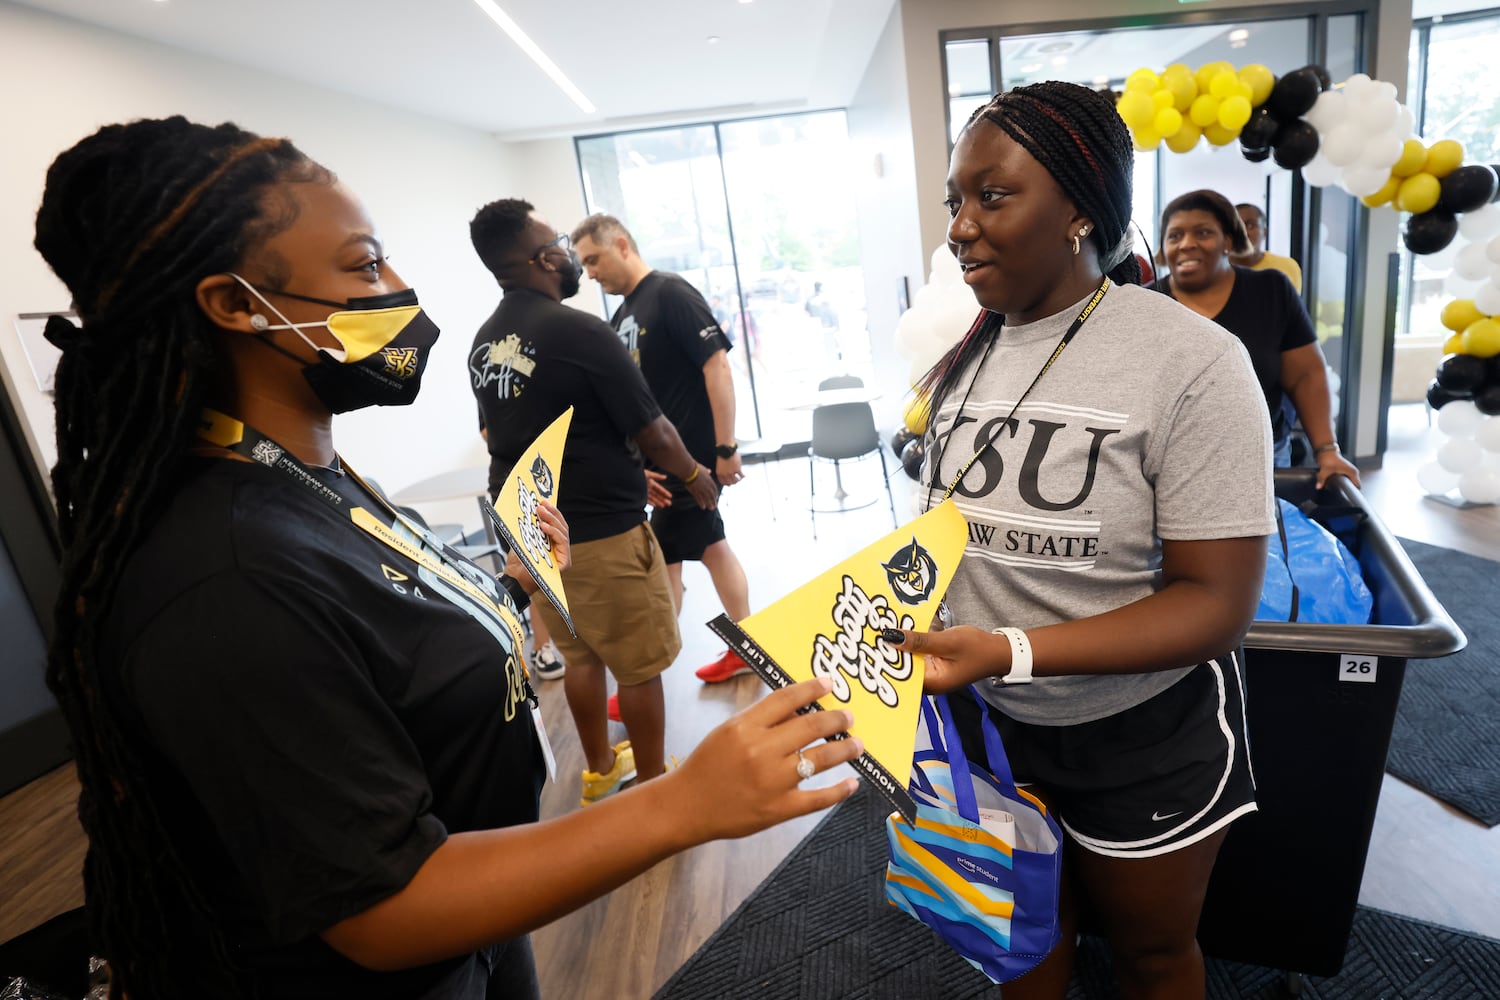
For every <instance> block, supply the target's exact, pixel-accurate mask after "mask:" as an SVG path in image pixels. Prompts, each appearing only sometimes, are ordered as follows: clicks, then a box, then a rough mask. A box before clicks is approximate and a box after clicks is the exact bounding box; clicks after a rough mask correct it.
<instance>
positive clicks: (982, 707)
mask: <svg viewBox="0 0 1500 1000" xmlns="http://www.w3.org/2000/svg"><path fill="white" fill-rule="evenodd" d="M968 690H969V693H970V694H972V695H973V696H974V700H975V701H977V702H978V703H979V728H980V731H981V732H982V733H983V735H984V752H985V756H986V757H988V758H989V759H988V760H987V761H986V762H985V763H987V764H988V765H989V772H990V774H991V775H993V776H994V778H995V781H996V783H997V784H999V785H1000V786H1001V789H1002V790H1003V791H1006V792H1009V793H1010V794H1011V796H1012V797H1013V798H1014V797H1015V796H1016V794H1017V793H1016V780H1015V778H1014V777H1013V776H1012V775H1011V770H1010V761H1009V759H1007V758H1006V756H1005V746H1004V745H1003V744H1002V743H1001V742H1000V730H999V729H996V728H995V722H994V720H993V719H991V718H990V713H989V705H988V704H987V703H986V702H985V700H984V699H983V698H981V697H980V696H979V692H978V691H977V690H975V689H974V688H973V686H970V687H969V689H968ZM934 706H935V707H936V710H937V713H938V715H939V716H941V718H942V721H943V728H942V734H943V736H942V742H943V752H944V753H945V754H946V755H947V757H948V771H949V773H950V774H951V775H952V776H953V796H954V800H955V803H956V804H957V806H958V814H959V815H960V816H962V817H963V818H964V819H966V820H968V821H969V822H971V823H978V822H979V803H978V801H977V800H976V799H975V798H974V782H973V775H972V772H971V769H970V767H969V758H968V755H966V754H965V753H964V745H963V740H962V739H960V738H959V735H958V726H957V725H956V724H955V723H954V721H953V709H952V708H951V707H950V706H949V704H948V696H947V695H943V694H939V695H933V696H932V697H931V698H924V699H923V700H922V712H923V714H924V717H925V718H926V721H927V732H928V733H929V734H932V735H933V742H934V744H936V742H937V739H936V734H937V733H938V729H937V727H936V726H934V725H933V723H934V721H935V720H934V719H933V716H932V712H933V707H934Z"/></svg>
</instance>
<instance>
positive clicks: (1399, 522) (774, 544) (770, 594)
mask: <svg viewBox="0 0 1500 1000" xmlns="http://www.w3.org/2000/svg"><path fill="white" fill-rule="evenodd" d="M1427 433H1428V432H1427V426H1426V421H1425V418H1424V414H1423V410H1422V407H1420V406H1416V407H1402V408H1398V409H1397V410H1396V411H1395V412H1394V415H1393V420H1392V427H1391V433H1390V445H1391V450H1390V451H1389V452H1388V454H1387V456H1386V461H1385V467H1384V468H1383V469H1381V470H1379V471H1375V472H1371V473H1369V474H1368V475H1367V476H1366V480H1365V485H1364V493H1365V496H1366V498H1367V499H1368V500H1369V501H1370V503H1371V505H1372V506H1373V507H1374V508H1375V509H1376V510H1377V511H1378V512H1379V514H1380V516H1381V519H1382V520H1383V521H1384V522H1385V523H1386V524H1387V526H1388V527H1390V528H1391V529H1392V530H1393V531H1394V532H1395V533H1396V534H1398V535H1401V536H1404V537H1407V538H1414V539H1418V540H1420V541H1425V542H1430V543H1432V544H1434V545H1443V546H1447V547H1450V548H1455V549H1460V550H1463V551H1467V552H1471V553H1474V554H1476V555H1483V556H1487V557H1489V558H1493V559H1500V507H1476V508H1470V509H1459V508H1455V507H1452V506H1448V505H1444V504H1441V503H1437V502H1435V501H1432V500H1430V499H1427V498H1424V497H1423V496H1422V495H1421V491H1420V490H1419V489H1418V488H1417V485H1416V478H1415V469H1416V467H1417V466H1418V465H1420V464H1421V463H1422V462H1425V461H1427V460H1428V458H1429V457H1430V455H1431V453H1432V447H1433V446H1432V444H1431V441H1430V440H1429V439H1428V437H1427ZM892 468H893V470H894V466H892ZM845 476H846V484H847V485H848V486H849V487H850V488H851V489H856V490H859V491H862V492H864V493H866V494H868V488H869V487H874V488H875V489H878V488H879V487H878V478H879V469H878V466H875V465H874V463H873V462H871V463H869V464H868V467H866V468H863V469H861V468H858V467H855V468H853V469H849V470H847V471H846V473H845ZM893 483H894V485H895V486H896V489H897V494H896V508H897V512H898V515H899V516H900V519H901V520H903V521H904V520H906V519H907V516H908V515H907V511H908V509H909V508H908V500H907V496H906V494H907V490H906V486H905V480H904V478H903V477H900V476H899V475H898V476H897V478H896V480H894V481H893ZM822 488H823V487H822V485H821V484H820V489H822ZM806 496H807V466H806V463H805V462H804V461H800V460H792V459H788V460H786V461H783V462H781V463H779V464H770V465H767V466H765V467H755V468H753V469H752V470H751V474H750V475H749V477H748V478H747V479H746V480H745V482H744V483H743V484H741V485H739V486H737V487H735V488H734V489H733V490H731V491H729V493H728V495H727V497H726V501H725V509H724V514H725V520H726V522H727V523H728V525H729V531H730V538H731V542H732V543H733V544H734V546H735V548H736V550H737V551H738V552H739V554H740V556H741V559H742V560H743V561H744V563H745V565H746V569H747V571H748V572H749V575H750V580H751V590H752V593H751V600H752V604H753V605H755V606H759V605H760V604H761V603H764V602H767V601H769V600H772V599H774V598H775V597H776V596H777V595H779V594H781V593H784V592H786V591H787V590H790V589H792V588H793V587H795V586H796V585H797V584H799V583H801V582H803V581H805V580H806V579H808V578H809V577H810V576H812V575H813V574H814V573H815V572H817V571H819V570H822V569H825V568H827V567H828V566H829V565H831V564H833V563H835V562H837V561H838V560H839V559H841V558H843V557H844V556H845V555H847V554H849V553H851V552H853V551H855V550H857V549H858V548H860V547H861V546H862V545H863V544H866V543H867V542H868V541H869V540H871V539H873V538H876V537H878V536H879V535H880V534H881V533H883V532H885V531H889V530H890V528H891V517H890V512H889V510H888V508H887V507H886V503H885V495H884V491H880V493H879V495H878V501H879V502H878V504H874V505H872V506H869V507H866V508H864V509H861V510H858V511H854V512H851V513H845V514H828V515H819V517H818V532H819V536H820V537H819V540H818V541H816V542H813V541H812V540H811V538H810V532H809V521H808V513H807V510H806ZM685 577H686V582H687V587H688V592H687V597H686V603H685V607H684V611H683V616H682V621H683V623H684V625H683V640H684V648H683V653H682V656H681V657H680V658H679V660H678V661H677V665H676V666H675V667H674V668H673V669H672V670H670V671H668V673H667V674H666V676H665V682H666V693H667V716H668V720H669V721H668V732H667V749H668V752H669V753H675V754H677V755H679V756H682V755H684V754H686V753H687V752H689V751H691V749H692V748H693V746H694V745H696V743H697V742H698V740H699V739H701V737H702V736H703V734H704V733H706V732H707V731H708V730H709V729H711V728H712V727H713V726H714V725H716V724H717V723H718V722H719V721H721V720H723V719H725V718H727V717H728V716H729V715H731V714H732V713H733V712H735V711H736V710H738V709H739V708H741V707H743V706H745V705H748V704H750V703H751V702H752V701H754V700H755V699H756V698H758V697H760V695H761V693H762V690H763V689H762V687H761V686H760V683H759V681H757V680H755V679H754V678H752V677H742V678H738V679H736V680H734V681H730V682H729V683H727V684H722V685H715V686H712V687H707V686H704V685H703V684H701V683H699V682H698V681H697V680H696V679H695V678H694V677H693V673H692V671H693V669H694V668H695V667H696V666H697V665H699V664H701V663H705V662H707V661H709V660H711V659H713V658H714V657H716V656H717V655H718V653H719V652H720V650H721V649H722V646H721V644H719V643H718V641H717V640H716V639H715V638H714V636H713V635H712V634H711V633H710V632H709V631H708V630H707V629H705V628H702V627H701V625H700V624H699V623H701V622H705V621H707V620H708V619H709V618H711V617H713V616H714V615H716V614H717V613H718V612H719V607H718V603H717V599H716V598H715V596H714V594H713V589H712V586H711V584H710V582H709V580H708V576H707V574H706V573H704V572H703V571H702V568H701V567H699V566H696V565H691V564H690V565H689V566H688V567H687V571H686V573H685ZM1460 624H1462V623H1460ZM542 697H543V712H544V715H545V718H546V722H547V728H548V731H549V733H550V734H551V736H552V741H553V746H554V749H555V750H556V751H557V756H558V765H559V776H560V780H559V782H558V784H557V785H555V786H549V787H548V788H547V790H546V792H545V793H544V795H543V800H542V810H543V813H544V815H547V816H553V815H557V814H559V813H561V812H563V811H566V810H568V809H572V808H576V807H577V802H578V794H579V778H578V774H579V771H580V770H581V768H582V766H583V763H582V758H581V755H580V753H579V749H578V744H577V741H576V739H574V738H573V737H572V735H571V734H572V723H571V720H570V718H569V716H568V714H567V706H566V705H565V704H564V701H563V697H562V685H561V684H560V683H559V682H551V683H550V684H547V685H544V687H543V689H542ZM619 738H623V730H621V731H620V736H619ZM845 773H847V772H845ZM839 776H840V774H839V772H838V771H835V772H831V773H830V774H829V775H828V776H826V777H823V778H822V780H836V779H837V778H838V777H839ZM725 780H726V781H731V780H733V775H725ZM75 796H76V784H75V783H74V781H73V778H72V774H71V769H70V768H62V769H59V770H58V771H56V772H53V773H52V774H50V775H48V776H46V777H44V778H41V779H39V780H37V781H36V782H33V783H32V784H30V785H28V786H26V787H25V788H22V789H20V790H18V791H16V792H14V793H12V794H11V795H9V796H6V797H5V798H3V799H0V888H3V891H0V899H3V900H4V903H5V905H3V906H0V941H3V940H6V939H8V938H9V937H11V936H13V935H14V934H17V933H19V932H21V931H23V930H25V929H27V928H28V927H31V926H34V925H35V924H37V923H39V922H41V921H42V920H44V919H46V918H47V917H49V916H51V915H52V914H54V913H58V912H61V911H63V910H66V909H69V908H71V907H73V906H77V905H78V904H79V903H80V902H81V890H80V888H79V878H78V870H79V863H80V859H81V856H82V848H83V845H82V835H81V833H80V832H79V830H78V827H77V823H76V821H75V820H74V819H73V814H72V801H73V799H74V797H75ZM703 807H704V808H705V809H711V808H713V803H712V802H705V803H704V804H703ZM817 819H818V817H816V816H812V817H806V818H804V819H802V820H798V821H795V822H792V823H788V824H785V825H783V826H781V827H778V828H776V829H773V830H768V831H766V832H764V833H761V834H759V835H757V836H754V837H748V838H745V839H743V840H737V841H729V842H721V843H716V844H709V845H705V846H703V847H700V848H697V849H696V850H693V851H691V852H688V853H687V854H684V855H681V856H679V857H677V858H674V859H672V860H670V861H668V862H666V863H664V864H662V865H659V866H657V867H656V868H655V869H653V870H652V871H650V872H648V873H647V874H645V875H643V876H641V877H640V878H637V879H636V880H635V881H633V882H631V883H629V884H628V885H626V886H624V887H622V888H621V889H619V890H617V891H616V892H615V893H613V894H612V895H610V896H609V897H607V898H605V899H601V900H599V901H597V902H595V903H593V904H591V905H590V906H587V907H585V908H584V909H582V910H579V911H578V912H576V913H574V914H572V915H570V916H568V917H566V918H564V919H562V920H559V921H557V922H556V923H553V924H551V925H550V926H548V927H546V928H543V929H542V930H540V931H538V932H537V933H536V934H535V935H534V936H533V940H534V943H535V948H536V954H537V962H538V966H539V971H540V974H541V979H542V984H543V991H544V995H545V996H546V997H548V998H549V1000H562V998H568V1000H591V998H600V1000H605V998H608V1000H645V998H647V997H650V996H651V994H652V993H653V992H654V991H655V990H656V989H657V988H658V987H659V986H660V985H661V984H662V983H663V982H665V981H666V979H667V977H668V976H670V975H671V974H672V972H673V971H674V970H675V969H676V968H677V967H678V966H679V965H681V964H682V962H683V961H684V960H686V959H687V958H688V956H690V955H691V954H692V953H693V952H694V951H695V950H696V949H697V948H698V947H699V945H701V944H702V943H703V941H704V940H705V939H706V938H707V937H708V936H709V935H710V934H711V933H712V932H713V931H714V929H715V928H717V927H718V926H719V924H720V923H722V921H723V920H724V918H725V917H727V916H728V915H729V914H730V913H731V912H733V910H734V908H735V907H736V906H737V905H738V904H739V903H740V902H741V901H742V900H743V899H744V898H745V896H746V895H748V894H749V893H750V892H751V891H752V890H753V889H754V888H755V886H756V885H757V884H759V882H760V881H761V880H762V879H763V878H764V877H765V876H766V875H767V874H769V872H770V871H771V870H772V869H773V868H774V867H775V866H776V864H777V863H778V862H779V861H780V860H781V859H782V858H783V857H785V856H786V854H787V853H788V852H789V851H790V850H791V849H792V847H793V846H795V845H796V843H797V842H798V841H799V840H800V839H801V838H802V836H803V835H804V834H805V833H806V832H807V831H808V830H809V829H811V828H812V826H813V825H814V824H815V823H816V822H817ZM598 850H599V851H600V852H601V853H602V852H605V851H608V850H609V845H608V844H602V843H601V844H600V845H598ZM536 860H537V861H538V862H539V863H540V862H541V861H542V859H536ZM1496 886H1500V827H1496V828H1494V829H1492V830H1491V829H1486V828H1485V827H1483V826H1482V825H1481V824H1479V823H1476V822H1475V821H1473V820H1471V819H1469V818H1467V817H1465V816H1463V815H1462V814H1460V813H1458V812H1456V811H1454V810H1452V809H1450V808H1448V807H1446V806H1443V805H1441V804H1440V803H1438V802H1437V801H1436V800H1435V799H1432V798H1430V797H1428V796H1427V795H1425V794H1423V793H1422V792H1419V791H1416V790H1415V789H1413V788H1410V787H1409V786H1407V785H1405V784H1403V783H1401V782H1400V781H1397V780H1396V779H1394V778H1391V777H1390V776H1387V777H1386V779H1385V783H1384V786H1383V789H1382V794H1381V802H1380V808H1379V813H1378V815H1377V817H1376V821H1375V831H1374V835H1373V837H1372V840H1371V844H1370V854H1369V860H1368V863H1367V866H1366V874H1365V882H1364V886H1363V888H1362V891H1361V894H1360V901H1361V902H1362V903H1365V904H1367V905H1371V906H1377V907H1380V908H1382V909H1386V910H1390V911H1393V912H1396V913H1401V914H1406V915H1409V916H1414V917H1419V918H1422V919H1425V920H1430V921H1432V922H1435V923H1439V924H1444V925H1447V926H1450V927H1457V928H1462V929H1465V930H1469V931H1473V932H1477V933H1481V934H1486V935H1489V936H1491V937H1500V893H1497V891H1496Z"/></svg>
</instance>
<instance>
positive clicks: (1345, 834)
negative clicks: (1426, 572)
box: [1198, 469, 1466, 994]
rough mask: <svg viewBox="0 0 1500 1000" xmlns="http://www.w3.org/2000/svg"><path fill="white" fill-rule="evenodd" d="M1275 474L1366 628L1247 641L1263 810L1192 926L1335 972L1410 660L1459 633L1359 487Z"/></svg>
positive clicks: (1257, 630)
mask: <svg viewBox="0 0 1500 1000" xmlns="http://www.w3.org/2000/svg"><path fill="white" fill-rule="evenodd" d="M1314 473H1315V470H1312V469H1290V470H1278V471H1277V473H1276V495H1277V496H1279V497H1282V498H1283V499H1286V500H1288V501H1290V502H1292V503H1295V504H1299V505H1301V504H1303V503H1304V502H1306V501H1309V500H1311V501H1313V503H1314V505H1315V507H1314V508H1313V509H1312V510H1311V512H1310V513H1311V515H1312V517H1313V518H1314V519H1315V520H1318V521H1320V522H1321V523H1323V524H1324V525H1325V527H1328V528H1329V529H1330V530H1331V531H1333V532H1334V534H1336V535H1338V536H1339V538H1340V540H1341V541H1343V542H1344V544H1345V545H1347V546H1348V547H1349V550H1350V551H1351V552H1353V553H1354V554H1355V556H1356V557H1358V559H1359V562H1360V566H1361V569H1362V572H1363V575H1364V579H1365V583H1366V584H1367V585H1368V586H1369V588H1370V591H1371V593H1372V594H1373V595H1374V598H1375V609H1374V614H1373V617H1372V623H1371V624H1368V625H1320V624H1301V623H1296V622H1256V623H1255V624H1254V625H1252V626H1251V628H1250V631H1249V634H1248V635H1247V636H1246V638H1245V682H1246V715H1247V721H1248V725H1249V732H1250V751H1251V760H1252V762H1253V765H1254V768H1255V779H1256V787H1257V791H1256V798H1257V801H1258V803H1259V806H1260V810H1259V811H1258V812H1256V813H1253V814H1251V815H1249V816H1245V817H1243V818H1241V819H1240V820H1238V821H1236V822H1235V824H1234V825H1233V827H1231V829H1230V832H1229V836H1228V838H1227V839H1226V840H1225V843H1224V847H1223V850H1222V851H1221V852H1220V854H1219V859H1218V864H1217V865H1216V866H1215V868H1214V873H1213V878H1212V880H1211V882H1210V884H1209V890H1208V898H1207V900H1206V902H1205V904H1204V910H1203V917H1202V920H1201V921H1200V923H1199V932H1198V936H1199V941H1200V942H1201V943H1202V946H1203V950H1204V952H1205V953H1207V954H1210V955H1214V956H1217V957H1219V958H1226V959H1231V960H1234V961H1241V962H1249V963H1253V964H1256V965H1263V966H1268V967H1271V968H1278V969H1284V970H1286V971H1287V973H1288V980H1287V982H1288V986H1289V988H1290V989H1291V991H1292V992H1293V993H1294V994H1295V993H1298V992H1300V989H1301V977H1302V975H1304V974H1307V975H1316V976H1331V975H1334V974H1336V973H1338V971H1339V970H1340V968H1341V967H1342V965H1343V961H1344V950H1345V947H1346V946H1347V944H1348V939H1349V931H1350V928H1351V926H1352V924H1353V921H1354V911H1355V907H1356V905H1357V903H1358V899H1359V886H1360V881H1361V879H1362V878H1363V876H1364V868H1365V856H1366V854H1367V852H1368V850H1369V846H1370V832H1371V830H1372V829H1373V827H1374V823H1375V807H1376V804H1377V802H1378V800H1379V797H1380V784H1381V780H1382V777H1383V775H1384V772H1385V758H1386V751H1387V749H1388V748H1389V746H1390V739H1391V728H1392V725H1393V724H1394V722H1395V717H1396V702H1397V699H1398V698H1399V697H1400V695H1401V682H1402V680H1403V678H1404V676H1405V673H1406V661H1407V660H1408V659H1413V658H1429V657H1440V656H1447V655H1449V654H1450V653H1456V652H1458V651H1459V650H1461V649H1463V647H1464V645H1465V642H1466V640H1465V638H1464V635H1463V633H1462V632H1461V631H1460V630H1459V628H1458V626H1457V625H1456V624H1455V623H1454V622H1453V619H1452V618H1450V617H1449V616H1448V614H1447V612H1445V611H1444V610H1443V608H1442V607H1441V606H1440V605H1439V604H1438V603H1437V601H1436V599H1435V598H1434V597H1433V595H1432V592H1431V591H1429V590H1428V589H1427V585H1426V584H1424V583H1423V582H1422V580H1421V578H1420V577H1419V576H1418V575H1417V571H1416V569H1415V568H1414V567H1413V566H1412V564H1411V561H1410V560H1409V559H1408V558H1407V557H1406V553H1405V552H1403V551H1402V549H1401V547H1400V545H1399V543H1398V542H1397V541H1396V539H1395V537H1394V536H1393V535H1392V534H1391V533H1390V532H1389V531H1388V530H1387V529H1386V528H1385V526H1384V525H1383V524H1382V523H1381V522H1380V520H1379V519H1378V518H1377V517H1376V516H1375V514H1374V513H1373V512H1372V511H1371V510H1370V509H1369V508H1368V507H1367V506H1366V505H1365V501H1364V498H1363V496H1362V495H1361V494H1360V492H1359V490H1358V489H1357V488H1355V487H1354V485H1353V484H1351V483H1350V482H1349V481H1348V480H1346V479H1344V478H1342V477H1336V478H1334V479H1333V480H1331V481H1330V483H1329V485H1328V487H1327V488H1325V489H1323V490H1321V491H1317V490H1315V487H1314Z"/></svg>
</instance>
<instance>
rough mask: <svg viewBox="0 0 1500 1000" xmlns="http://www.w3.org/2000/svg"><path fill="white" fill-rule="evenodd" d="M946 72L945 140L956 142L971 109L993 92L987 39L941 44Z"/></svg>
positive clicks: (980, 103)
mask: <svg viewBox="0 0 1500 1000" xmlns="http://www.w3.org/2000/svg"><path fill="white" fill-rule="evenodd" d="M943 53H944V56H945V59H946V65H947V72H948V142H949V143H950V144H951V143H955V142H957V141H958V133H959V132H961V131H963V127H964V124H965V123H966V122H967V121H968V120H969V116H970V115H971V114H973V113H974V109H975V108H978V107H980V106H981V105H983V104H984V103H985V102H986V101H988V100H989V99H990V98H991V97H992V96H994V93H995V77H994V74H993V73H992V72H991V71H990V40H989V39H988V38H981V39H977V40H972V41H962V42H949V43H948V44H946V45H945V46H943Z"/></svg>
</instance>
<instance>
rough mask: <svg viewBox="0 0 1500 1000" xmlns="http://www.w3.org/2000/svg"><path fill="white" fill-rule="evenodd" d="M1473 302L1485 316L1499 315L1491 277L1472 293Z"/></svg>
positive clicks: (1499, 291) (1499, 298) (1497, 289)
mask: <svg viewBox="0 0 1500 1000" xmlns="http://www.w3.org/2000/svg"><path fill="white" fill-rule="evenodd" d="M1474 304H1475V305H1476V306H1478V307H1479V311H1480V312H1482V313H1484V314H1485V315H1486V316H1500V286H1497V285H1496V284H1495V282H1494V280H1493V279H1491V280H1490V281H1486V282H1485V283H1484V284H1483V285H1480V286H1479V291H1477V292H1475V293H1474ZM1444 409H1447V407H1444Z"/></svg>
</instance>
